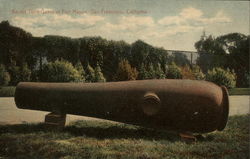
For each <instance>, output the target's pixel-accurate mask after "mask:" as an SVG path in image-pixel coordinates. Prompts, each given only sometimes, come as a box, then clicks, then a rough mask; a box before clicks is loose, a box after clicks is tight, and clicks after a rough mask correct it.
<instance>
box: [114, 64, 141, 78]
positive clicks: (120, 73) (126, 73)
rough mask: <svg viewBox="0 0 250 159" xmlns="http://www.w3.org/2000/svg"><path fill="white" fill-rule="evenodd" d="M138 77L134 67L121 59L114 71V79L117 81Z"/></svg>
mask: <svg viewBox="0 0 250 159" xmlns="http://www.w3.org/2000/svg"><path fill="white" fill-rule="evenodd" d="M137 77H138V71H137V70H136V68H132V67H131V65H130V64H129V62H128V61H127V60H122V61H121V62H120V63H119V65H118V69H117V71H116V76H115V79H116V80H117V81H128V80H136V79H137Z"/></svg>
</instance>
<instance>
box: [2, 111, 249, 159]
mask: <svg viewBox="0 0 250 159" xmlns="http://www.w3.org/2000/svg"><path fill="white" fill-rule="evenodd" d="M249 117H250V116H249V115H241V116H231V117H230V118H229V122H228V124H227V127H226V128H225V130H223V131H221V132H217V131H215V132H212V133H208V134H204V137H205V138H204V139H200V140H198V141H197V142H193V143H185V142H183V141H181V139H180V137H179V136H178V134H177V133H175V132H167V131H160V130H153V129H146V128H142V127H136V126H133V125H127V124H122V123H115V122H109V121H100V120H90V121H87V120H82V121H77V122H74V123H71V124H69V125H68V126H67V127H65V128H64V129H62V130H51V129H47V128H46V127H45V125H43V124H17V125H2V126H0V158H1V157H2V158H5V157H6V158H65V159H66V158H67V159H71V158H139V159H149V158H171V159H172V158H216V159H217V158H232V159H235V158H240V159H244V158H249Z"/></svg>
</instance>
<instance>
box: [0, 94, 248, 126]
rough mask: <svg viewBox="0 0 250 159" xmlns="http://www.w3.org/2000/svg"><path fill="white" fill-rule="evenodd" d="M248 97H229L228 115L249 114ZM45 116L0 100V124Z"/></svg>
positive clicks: (69, 117) (72, 117)
mask: <svg viewBox="0 0 250 159" xmlns="http://www.w3.org/2000/svg"><path fill="white" fill-rule="evenodd" d="M249 97H250V96H230V97H229V100H230V111H229V115H241V114H247V113H250V110H249ZM46 114H48V112H44V111H33V110H25V109H18V108H17V107H16V105H15V102H14V98H13V97H7V98H5V97H1V98H0V124H7V123H8V124H18V123H31V122H43V121H44V116H45V115H46ZM74 120H98V119H95V118H90V117H83V116H77V115H67V122H66V124H69V123H70V122H71V121H74Z"/></svg>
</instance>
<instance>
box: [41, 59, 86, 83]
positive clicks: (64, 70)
mask: <svg viewBox="0 0 250 159" xmlns="http://www.w3.org/2000/svg"><path fill="white" fill-rule="evenodd" d="M41 80H42V81H44V82H82V81H83V80H84V78H83V76H82V75H81V73H79V72H78V71H77V69H75V68H74V67H73V65H72V64H71V63H69V62H67V61H59V60H56V61H55V62H49V63H48V64H46V65H44V66H43V70H42V76H41Z"/></svg>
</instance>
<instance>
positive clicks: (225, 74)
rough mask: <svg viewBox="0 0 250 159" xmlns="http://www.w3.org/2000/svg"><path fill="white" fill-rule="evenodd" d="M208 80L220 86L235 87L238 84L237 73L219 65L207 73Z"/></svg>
mask: <svg viewBox="0 0 250 159" xmlns="http://www.w3.org/2000/svg"><path fill="white" fill-rule="evenodd" d="M206 80H207V81H210V82H214V83H216V84H217V85H219V86H225V87H227V88H234V87H235V84H236V75H235V73H234V72H230V71H229V70H223V69H222V68H219V67H217V68H213V69H212V70H209V71H208V73H207V74H206Z"/></svg>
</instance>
